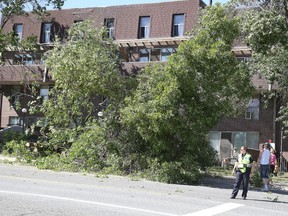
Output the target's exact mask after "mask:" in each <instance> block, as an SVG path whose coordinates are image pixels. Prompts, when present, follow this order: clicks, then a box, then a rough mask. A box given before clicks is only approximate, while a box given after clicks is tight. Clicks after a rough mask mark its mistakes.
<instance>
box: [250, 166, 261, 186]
mask: <svg viewBox="0 0 288 216" xmlns="http://www.w3.org/2000/svg"><path fill="white" fill-rule="evenodd" d="M251 183H252V185H253V186H254V187H257V188H260V187H262V179H261V176H260V173H259V171H258V170H257V171H255V172H254V173H253V175H252V178H251Z"/></svg>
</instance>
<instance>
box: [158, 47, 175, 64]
mask: <svg viewBox="0 0 288 216" xmlns="http://www.w3.org/2000/svg"><path fill="white" fill-rule="evenodd" d="M175 51H176V50H175V49H174V48H171V47H170V48H168V47H167V48H162V49H161V61H168V57H169V56H171V55H172V54H173V53H174V52H175Z"/></svg>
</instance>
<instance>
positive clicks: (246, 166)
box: [230, 146, 253, 199]
mask: <svg viewBox="0 0 288 216" xmlns="http://www.w3.org/2000/svg"><path fill="white" fill-rule="evenodd" d="M240 152H241V153H240V154H239V155H238V158H237V162H236V163H235V166H234V169H233V172H234V171H235V172H236V179H235V182H234V184H233V190H232V194H231V197H230V198H231V199H235V198H236V196H237V194H238V192H239V189H240V186H241V183H242V182H243V191H242V199H246V197H247V192H248V185H249V179H250V177H251V176H252V175H253V158H252V156H251V155H250V154H248V153H247V146H242V147H241V149H240Z"/></svg>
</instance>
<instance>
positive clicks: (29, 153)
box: [3, 140, 38, 163]
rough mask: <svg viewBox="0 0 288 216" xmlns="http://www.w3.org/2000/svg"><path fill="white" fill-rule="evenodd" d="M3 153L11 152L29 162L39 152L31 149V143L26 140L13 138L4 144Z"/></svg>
mask: <svg viewBox="0 0 288 216" xmlns="http://www.w3.org/2000/svg"><path fill="white" fill-rule="evenodd" d="M3 153H4V154H5V153H6V154H11V155H13V156H15V157H17V158H18V159H20V160H24V161H26V162H28V163H30V162H31V161H32V160H33V159H35V157H36V156H37V154H38V152H37V151H33V150H31V148H30V145H29V143H27V141H25V140H20V141H17V140H12V141H9V142H7V143H6V144H5V146H4V151H3Z"/></svg>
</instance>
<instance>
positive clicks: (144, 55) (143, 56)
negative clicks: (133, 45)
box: [138, 49, 150, 62]
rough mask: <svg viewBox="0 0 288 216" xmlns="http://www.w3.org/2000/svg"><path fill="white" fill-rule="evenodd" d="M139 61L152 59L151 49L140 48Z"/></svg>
mask: <svg viewBox="0 0 288 216" xmlns="http://www.w3.org/2000/svg"><path fill="white" fill-rule="evenodd" d="M138 61H139V62H148V61H150V49H140V50H139V59H138Z"/></svg>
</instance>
